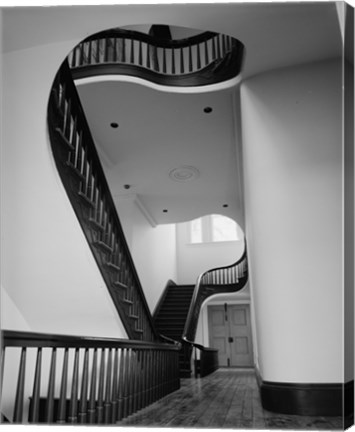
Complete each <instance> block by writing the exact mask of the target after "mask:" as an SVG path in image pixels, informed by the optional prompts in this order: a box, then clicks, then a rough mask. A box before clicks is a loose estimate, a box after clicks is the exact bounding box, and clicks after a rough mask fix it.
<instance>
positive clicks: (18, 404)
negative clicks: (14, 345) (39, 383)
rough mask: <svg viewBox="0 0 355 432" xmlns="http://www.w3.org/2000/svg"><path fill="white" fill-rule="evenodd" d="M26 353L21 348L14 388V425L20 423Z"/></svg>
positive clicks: (24, 348)
mask: <svg viewBox="0 0 355 432" xmlns="http://www.w3.org/2000/svg"><path fill="white" fill-rule="evenodd" d="M26 353H27V351H26V347H23V348H22V350H21V358H20V366H19V373H18V380H17V388H16V398H15V408H14V423H22V414H23V398H24V391H25V373H26Z"/></svg>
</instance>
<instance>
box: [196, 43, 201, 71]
mask: <svg viewBox="0 0 355 432" xmlns="http://www.w3.org/2000/svg"><path fill="white" fill-rule="evenodd" d="M196 49H197V69H201V52H200V44H197V45H196Z"/></svg>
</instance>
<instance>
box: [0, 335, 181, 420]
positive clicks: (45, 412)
mask: <svg viewBox="0 0 355 432" xmlns="http://www.w3.org/2000/svg"><path fill="white" fill-rule="evenodd" d="M1 336H2V367H3V368H4V370H5V373H4V378H6V379H7V385H6V389H5V391H4V389H3V388H2V389H1V406H5V405H7V406H9V404H10V405H11V406H12V407H13V410H12V414H11V415H10V416H9V418H12V422H14V423H27V419H26V418H25V412H28V422H30V423H49V424H51V423H59V424H64V423H74V424H75V423H81V424H115V423H117V422H118V421H120V420H121V419H122V418H124V417H127V416H128V415H130V414H132V413H134V412H136V411H137V410H139V409H141V408H143V407H145V406H147V405H149V404H151V403H153V402H155V401H156V400H158V399H160V398H161V397H163V396H165V395H167V394H169V393H171V392H173V391H175V390H177V389H178V388H179V387H180V380H179V351H180V347H179V346H177V345H171V344H165V343H164V344H163V343H153V342H147V341H140V340H137V341H133V340H126V339H113V338H96V337H81V336H67V335H58V334H42V333H32V332H19V331H9V330H5V331H3V332H2V334H1ZM15 357H16V359H15ZM14 359H15V360H14ZM33 360H34V361H33ZM16 364H18V373H17V376H16V373H15V367H16ZM57 372H58V373H57ZM3 382H4V380H3V379H2V380H1V385H3ZM9 384H10V385H9ZM9 387H11V388H10V389H9ZM44 388H46V391H45V394H44V393H41V392H43V391H44V390H43V389H44ZM69 395H70V396H69ZM28 400H30V403H29V406H28V403H27V401H28ZM7 414H8V413H7Z"/></svg>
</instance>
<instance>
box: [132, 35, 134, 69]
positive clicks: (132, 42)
mask: <svg viewBox="0 0 355 432" xmlns="http://www.w3.org/2000/svg"><path fill="white" fill-rule="evenodd" d="M131 63H134V40H133V39H131Z"/></svg>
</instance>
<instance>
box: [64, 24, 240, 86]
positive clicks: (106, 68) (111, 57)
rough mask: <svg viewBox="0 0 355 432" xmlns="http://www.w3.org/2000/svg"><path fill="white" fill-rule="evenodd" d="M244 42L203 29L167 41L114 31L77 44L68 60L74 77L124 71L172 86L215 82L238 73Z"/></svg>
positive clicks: (123, 72)
mask: <svg viewBox="0 0 355 432" xmlns="http://www.w3.org/2000/svg"><path fill="white" fill-rule="evenodd" d="M242 55H243V44H242V43H241V42H240V41H238V40H237V39H235V38H232V37H231V36H227V35H224V34H217V33H213V32H204V33H201V34H199V35H196V36H193V37H188V38H184V39H179V40H167V39H161V38H157V37H154V36H153V35H148V34H145V33H140V32H137V31H131V30H123V29H112V30H108V31H104V32H101V33H97V34H95V35H93V36H90V37H89V38H87V39H85V40H84V41H83V42H81V43H79V44H78V45H77V46H76V47H75V48H74V49H73V50H72V52H71V53H70V54H69V56H68V61H69V65H70V68H71V69H72V71H73V76H74V78H83V77H88V76H95V75H102V74H124V75H131V76H132V75H133V76H137V77H141V78H145V79H148V80H150V81H153V82H156V83H158V84H166V85H171V86H194V85H207V84H215V83H218V82H221V81H225V80H227V79H231V78H234V77H236V76H237V75H238V74H239V72H240V69H241V62H242Z"/></svg>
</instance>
